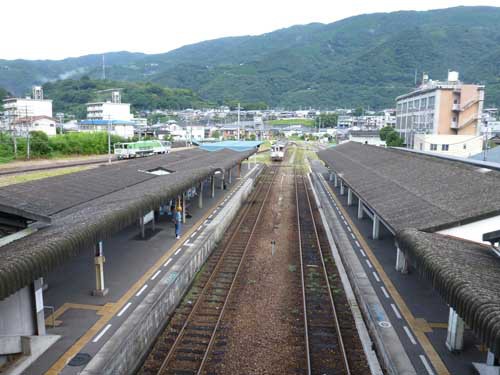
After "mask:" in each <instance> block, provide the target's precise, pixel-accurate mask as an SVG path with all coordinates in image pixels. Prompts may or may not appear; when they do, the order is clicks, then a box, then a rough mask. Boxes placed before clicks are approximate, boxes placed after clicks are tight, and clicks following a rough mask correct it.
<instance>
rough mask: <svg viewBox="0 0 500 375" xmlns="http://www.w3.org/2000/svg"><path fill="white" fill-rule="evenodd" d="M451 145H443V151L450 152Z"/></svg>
mask: <svg viewBox="0 0 500 375" xmlns="http://www.w3.org/2000/svg"><path fill="white" fill-rule="evenodd" d="M449 148H450V145H441V151H448V149H449Z"/></svg>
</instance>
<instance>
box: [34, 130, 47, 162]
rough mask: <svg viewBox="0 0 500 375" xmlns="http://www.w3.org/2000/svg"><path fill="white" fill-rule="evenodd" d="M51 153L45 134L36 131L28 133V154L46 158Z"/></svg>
mask: <svg viewBox="0 0 500 375" xmlns="http://www.w3.org/2000/svg"><path fill="white" fill-rule="evenodd" d="M51 151H52V150H51V148H50V146H49V137H48V136H47V134H46V133H44V132H42V131H38V130H35V131H31V132H30V152H31V153H32V154H33V155H34V156H46V155H49V154H50V152H51Z"/></svg>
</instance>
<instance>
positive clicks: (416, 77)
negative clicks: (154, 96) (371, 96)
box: [103, 56, 417, 87]
mask: <svg viewBox="0 0 500 375" xmlns="http://www.w3.org/2000/svg"><path fill="white" fill-rule="evenodd" d="M103 58H104V56H103ZM415 87H417V69H415Z"/></svg>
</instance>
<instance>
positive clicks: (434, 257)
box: [397, 229, 500, 357]
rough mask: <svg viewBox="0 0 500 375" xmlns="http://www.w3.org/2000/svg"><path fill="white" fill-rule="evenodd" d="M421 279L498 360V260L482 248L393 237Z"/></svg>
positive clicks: (413, 234)
mask: <svg viewBox="0 0 500 375" xmlns="http://www.w3.org/2000/svg"><path fill="white" fill-rule="evenodd" d="M397 240H398V243H399V246H400V248H401V249H402V250H403V252H404V253H405V254H406V255H407V256H408V258H409V260H410V262H411V263H412V264H413V265H414V266H415V268H416V269H417V270H418V272H419V273H420V275H421V276H423V277H425V278H426V279H428V280H429V281H431V282H432V284H433V286H434V288H435V289H436V290H437V291H438V293H440V294H441V296H442V297H443V299H444V300H445V301H446V303H448V304H449V305H450V306H451V307H453V309H455V311H456V312H457V313H458V314H459V315H460V316H461V317H462V318H463V319H464V321H465V322H466V323H467V325H468V326H469V327H471V329H472V330H473V331H474V333H475V334H476V335H477V336H478V337H479V338H480V339H481V340H482V342H483V343H485V344H486V345H487V346H488V348H489V349H490V350H491V351H493V352H494V353H495V355H496V356H497V357H498V356H500V283H499V282H498V281H499V280H500V258H498V257H497V256H495V255H494V254H493V252H492V251H491V250H489V249H488V248H487V246H485V245H481V244H477V243H473V242H468V241H464V240H460V239H458V238H452V237H448V236H444V235H441V234H437V233H425V232H420V231H417V230H414V229H409V230H405V231H403V232H401V233H400V234H399V235H398V237H397Z"/></svg>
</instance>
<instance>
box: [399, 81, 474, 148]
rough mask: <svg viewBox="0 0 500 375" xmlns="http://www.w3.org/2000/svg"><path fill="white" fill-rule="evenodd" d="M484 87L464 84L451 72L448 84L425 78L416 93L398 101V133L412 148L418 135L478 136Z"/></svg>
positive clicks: (401, 97)
mask: <svg viewBox="0 0 500 375" xmlns="http://www.w3.org/2000/svg"><path fill="white" fill-rule="evenodd" d="M483 101H484V86H481V85H473V84H464V83H462V82H460V81H459V80H458V72H449V73H448V80H447V81H446V82H440V81H432V80H429V79H428V76H427V75H424V79H423V82H422V85H421V86H420V87H419V88H418V89H417V90H415V91H412V92H410V93H408V94H405V95H401V96H399V97H397V98H396V102H397V108H396V130H397V131H398V132H399V133H400V134H401V136H402V137H403V138H404V140H405V143H406V144H407V145H409V146H413V144H414V135H415V134H434V135H454V134H456V135H479V133H480V130H481V129H480V128H481V113H482V110H483Z"/></svg>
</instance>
